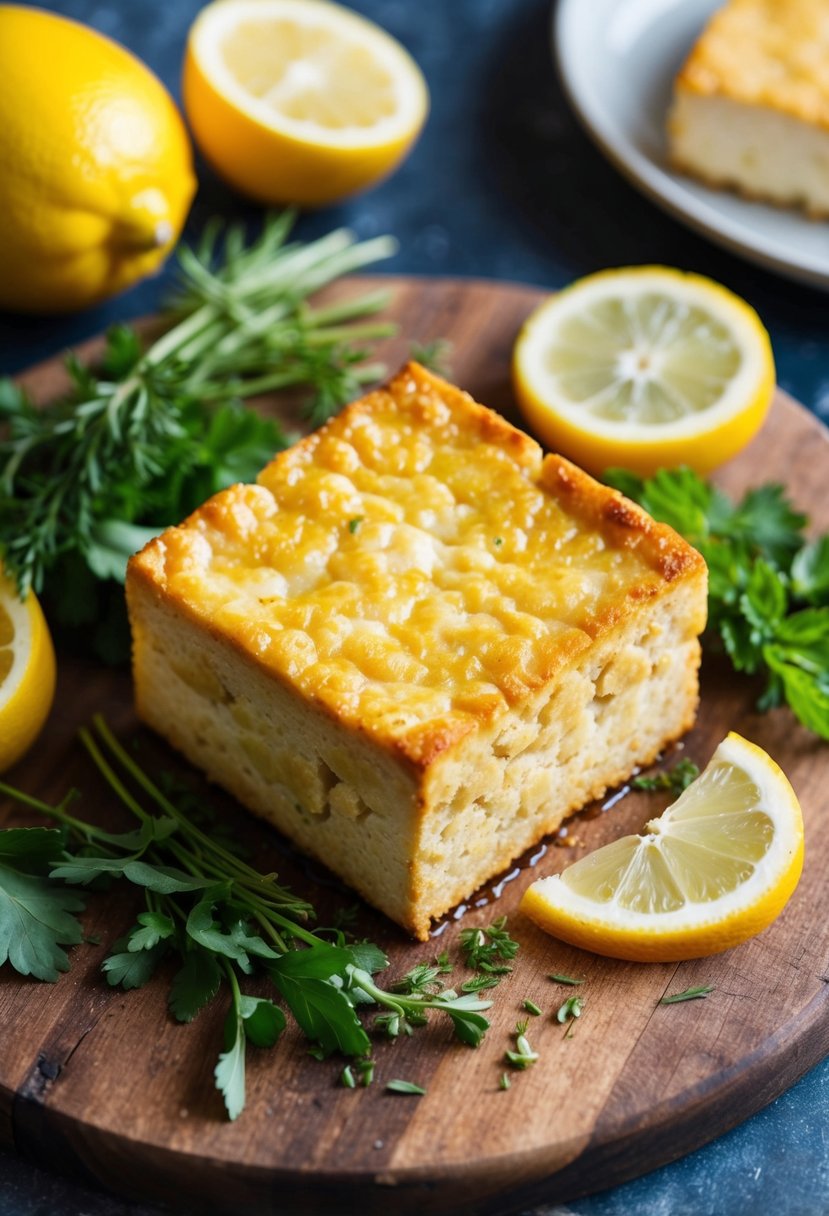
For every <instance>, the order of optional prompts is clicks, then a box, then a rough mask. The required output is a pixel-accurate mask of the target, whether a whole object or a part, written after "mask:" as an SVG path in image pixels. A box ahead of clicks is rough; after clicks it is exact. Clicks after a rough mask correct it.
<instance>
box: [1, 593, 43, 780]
mask: <svg viewBox="0 0 829 1216" xmlns="http://www.w3.org/2000/svg"><path fill="white" fill-rule="evenodd" d="M54 694H55V652H54V649H53V647H52V639H51V637H50V635H49V629H48V627H47V625H46V621H45V619H44V616H43V612H42V610H41V607H40V604H39V603H38V601H37V599H36V598H35V596H34V595H33V594H29V596H28V597H27V598H26V600H25V601H24V602H22V603H21V601H20V600H19V599H18V598H17V593H16V591H15V589H14V587H13V585H12V583H11V582H10V581H9V580H8V579H7V578H6V577H5V576H4V575H3V573H2V571H0V772H3V771H5V769H7V768H10V767H11V765H12V764H15V763H16V762H17V760H19V759H20V757H21V756H22V755H23V754H24V752H26V751H27V750H28V749H29V747H30V746H31V745H32V743H33V742H34V740H35V739H36V738H37V735H38V734H39V732H40V730H41V728H42V726H43V724H44V722H45V721H46V718H47V716H48V713H49V710H50V709H51V707H52V700H53V698H54Z"/></svg>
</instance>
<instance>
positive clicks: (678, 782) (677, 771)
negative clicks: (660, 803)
mask: <svg viewBox="0 0 829 1216" xmlns="http://www.w3.org/2000/svg"><path fill="white" fill-rule="evenodd" d="M698 776H699V766H698V765H696V764H694V762H693V760H689V759H688V758H687V757H685V758H684V759H682V760H679V761H678V762H677V763H676V764H675V765H674V766H673V768H670V769H667V770H666V771H664V772H661V773H652V774H651V775H650V776H647V777H632V778H631V781H630V784H631V787H632V788H633V789H635V790H647V791H649V792H650V791H653V790H670V791H671V792H672V793H674V794H681V793H682V791H683V790H687V788H688V786H689V785H690V784H691V782H692V781H696V779H697V777H698Z"/></svg>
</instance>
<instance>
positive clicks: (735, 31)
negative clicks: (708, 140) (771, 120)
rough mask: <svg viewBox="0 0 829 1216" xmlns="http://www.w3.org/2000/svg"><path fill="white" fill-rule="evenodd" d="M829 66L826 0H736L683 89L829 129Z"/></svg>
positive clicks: (696, 57)
mask: <svg viewBox="0 0 829 1216" xmlns="http://www.w3.org/2000/svg"><path fill="white" fill-rule="evenodd" d="M827 61H829V14H828V13H827V7H826V3H825V0H729V3H727V4H725V5H724V7H723V8H721V9H719V10H718V11H717V12H716V13H715V14H714V16H713V17H712V18H711V21H710V22H709V24H708V26H707V27H706V29H705V31H704V33H703V34H702V36H701V38H700V39H699V40H698V42H697V43H696V45H695V46H694V49H693V51H692V52H691V54H690V56H689V58H688V60H687V62H686V63H685V65H684V67H683V68H682V71H681V72H680V74H679V76H678V77H677V80H676V88H677V90H678V91H680V92H683V91H684V92H688V93H696V94H700V95H703V96H721V97H725V98H729V99H730V100H732V101H738V102H742V103H744V104H746V105H751V106H767V107H769V108H771V109H773V110H778V111H781V112H783V113H785V114H789V115H791V116H792V117H793V118H797V119H799V120H801V121H802V122H806V123H814V124H816V125H818V126H821V127H825V128H829V73H827V71H826V64H827ZM695 173H696V170H695Z"/></svg>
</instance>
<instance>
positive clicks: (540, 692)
mask: <svg viewBox="0 0 829 1216" xmlns="http://www.w3.org/2000/svg"><path fill="white" fill-rule="evenodd" d="M705 590H706V589H705V566H704V563H703V562H702V559H701V558H700V557H699V555H698V554H696V553H695V551H694V550H692V549H690V548H689V547H688V546H687V545H686V544H685V543H684V542H683V541H682V540H681V539H680V538H679V537H677V536H676V535H675V534H674V533H673V532H671V530H670V529H667V528H665V527H663V526H662V525H657V524H654V522H653V521H652V520H650V518H649V517H648V516H647V515H645V514H644V512H642V511H640V510H639V508H636V507H634V506H633V505H632V504H630V503H627V502H626V501H625V500H624V499H622V498H621V497H620V496H619V495H618V494H616V493H615V492H614V491H611V490H608V489H607V488H605V487H602V486H599V485H598V484H597V483H596V482H593V481H592V479H590V478H589V477H587V476H586V474H583V473H581V471H580V470H577V469H575V468H574V467H573V466H572V465H570V464H569V463H568V462H567V461H564V460H563V459H561V458H559V457H547V458H546V459H542V455H541V452H540V450H539V449H538V447H537V445H536V444H535V443H534V442H533V441H532V440H531V439H529V438H528V437H527V436H525V435H523V434H522V433H521V432H519V431H516V430H515V428H513V427H511V426H510V425H509V424H508V423H507V422H505V421H504V420H503V419H501V418H499V417H498V416H497V415H495V414H492V413H491V412H490V411H488V410H485V409H484V408H483V407H482V406H478V405H477V404H475V403H474V402H473V401H472V400H471V399H470V398H469V397H467V396H466V395H465V394H462V393H460V392H459V391H458V390H457V389H454V388H453V387H452V386H450V385H448V384H446V383H445V382H443V381H441V380H439V379H438V378H437V377H434V376H431V375H430V374H429V373H427V372H425V371H423V369H421V368H418V367H417V366H416V365H410V366H409V367H407V368H406V369H404V371H403V372H401V373H400V375H399V376H398V377H396V378H395V380H394V381H392V382H391V384H390V385H389V386H388V387H387V388H386V389H384V390H380V391H378V392H377V393H374V394H370V395H369V396H368V397H367V398H364V399H363V400H362V401H360V402H357V403H355V405H353V406H351V407H349V409H348V410H346V411H345V412H344V413H343V414H342V415H340V416H339V417H338V418H337V419H335V420H334V421H333V422H332V423H330V424H328V426H327V427H325V428H323V429H322V430H321V431H319V432H317V433H315V435H313V436H310V437H309V438H308V439H307V440H304V441H303V442H302V443H300V444H298V445H297V446H296V447H295V448H293V449H291V450H290V451H288V452H285V453H282V454H281V455H280V456H279V457H277V458H276V460H275V461H274V462H272V464H271V465H270V466H268V468H267V469H266V470H265V471H264V472H263V473H262V475H261V476H260V479H259V484H258V485H257V486H237V487H233V488H231V490H228V491H225V492H224V493H223V494H220V495H217V496H216V497H215V498H214V499H212V500H210V502H208V503H207V504H205V506H204V507H203V508H201V509H200V511H198V512H196V514H195V515H194V516H192V517H191V518H190V519H189V520H187V521H186V522H185V524H184V525H182V526H181V527H180V528H175V529H170V530H168V531H167V532H166V533H164V535H163V536H162V537H160V538H159V539H158V540H156V541H154V542H152V543H151V544H150V545H149V546H148V547H147V548H146V549H145V550H144V551H143V552H142V553H141V554H140V555H139V556H138V557H137V558H135V559H133V562H132V563H131V566H130V570H129V574H128V580H127V595H128V604H129V608H130V617H131V622H132V628H133V638H134V672H135V683H136V696H137V705H138V711H139V713H140V715H141V717H142V718H143V719H144V720H145V721H146V722H148V723H149V724H150V725H151V726H153V727H155V728H156V729H157V730H159V731H160V732H161V733H162V734H163V735H165V736H166V737H167V738H168V739H169V740H170V742H171V743H172V744H173V745H174V746H175V747H177V748H179V749H180V750H181V751H182V752H184V754H185V755H186V756H188V757H189V759H191V760H192V761H193V762H194V763H195V764H197V765H199V766H200V767H201V768H203V769H204V770H205V772H206V773H207V774H208V775H209V776H210V777H211V778H212V779H213V780H215V781H217V782H219V783H221V784H222V785H223V786H225V787H226V788H227V789H228V790H230V791H231V792H232V793H234V794H235V795H236V796H237V797H238V798H239V799H240V801H242V802H243V803H245V804H246V805H247V806H249V807H250V808H251V809H252V810H254V811H256V812H257V813H259V814H261V815H262V816H264V817H265V818H267V819H269V820H270V821H271V822H272V823H274V824H275V825H276V826H277V827H278V828H279V829H280V830H281V831H282V832H284V833H285V834H286V835H287V836H289V837H291V838H292V839H293V840H295V841H296V842H297V843H298V844H299V845H300V846H301V847H302V848H304V849H305V850H307V851H308V852H309V853H312V854H314V855H316V856H317V857H319V858H320V859H321V860H322V861H323V862H324V863H325V864H326V865H328V866H329V867H330V868H331V869H332V870H334V871H336V872H337V873H338V874H340V875H341V876H342V877H343V878H344V879H345V880H346V881H347V882H348V883H350V884H351V885H352V886H354V887H355V888H356V889H357V890H359V891H360V892H361V893H362V894H363V895H364V896H365V898H366V899H368V900H369V901H370V902H371V903H373V904H375V905H376V906H377V907H379V908H381V909H382V910H383V911H384V912H386V913H387V914H388V915H389V916H391V917H392V918H393V919H395V920H396V921H398V922H399V923H400V924H401V925H404V926H405V927H406V928H407V929H409V930H410V931H412V932H413V933H414V934H416V935H417V936H419V937H421V938H425V936H426V935H427V934H428V930H429V925H430V922H431V920H432V919H433V918H434V917H437V916H439V915H441V914H442V913H443V912H445V911H446V910H447V909H449V908H450V907H452V906H453V905H454V904H455V903H457V902H458V901H459V900H462V899H464V898H465V897H466V896H468V895H469V894H470V893H471V892H473V891H474V890H475V889H476V888H477V887H478V886H479V885H480V884H481V883H483V882H484V881H486V880H487V879H488V878H490V877H492V876H493V875H495V874H497V873H498V872H499V871H500V870H502V869H503V868H504V867H505V866H507V865H508V864H509V863H510V861H512V860H513V859H514V858H515V857H516V856H518V855H519V854H520V853H521V852H522V851H523V850H524V849H525V848H527V847H528V846H529V845H531V844H533V843H534V842H535V841H537V840H538V839H539V838H540V837H541V836H542V835H544V834H545V833H547V832H549V831H551V830H553V829H554V828H556V827H557V826H558V825H559V824H560V822H561V820H562V819H563V818H564V817H565V816H566V815H567V814H568V813H571V812H572V811H574V810H577V809H578V808H579V807H581V806H583V805H584V804H585V802H587V801H589V800H590V799H591V798H593V797H596V796H598V795H600V794H601V793H602V792H603V791H604V790H605V789H606V788H607V787H609V786H611V785H614V784H615V783H617V782H619V781H621V780H623V779H624V778H625V777H626V776H628V775H629V773H630V772H631V770H632V768H633V767H634V766H635V765H636V764H641V763H645V762H647V761H649V760H651V759H652V758H653V757H654V756H655V755H656V753H657V752H658V751H659V749H660V747H662V746H663V745H664V744H665V743H666V742H668V741H669V740H671V739H674V738H676V737H677V736H679V735H680V734H681V733H682V732H683V731H684V730H686V729H687V728H688V727H689V726H690V724H691V722H692V719H693V716H694V712H695V708H696V702H697V668H698V663H699V644H698V640H697V635H698V634H699V632H700V630H701V629H702V627H703V624H704V619H705Z"/></svg>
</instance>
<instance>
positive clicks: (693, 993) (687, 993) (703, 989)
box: [659, 984, 714, 1005]
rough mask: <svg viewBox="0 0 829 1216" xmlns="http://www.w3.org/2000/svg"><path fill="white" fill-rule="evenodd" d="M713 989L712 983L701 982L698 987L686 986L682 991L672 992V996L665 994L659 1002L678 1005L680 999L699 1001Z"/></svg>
mask: <svg viewBox="0 0 829 1216" xmlns="http://www.w3.org/2000/svg"><path fill="white" fill-rule="evenodd" d="M713 991H714V987H713V985H712V984H700V985H699V987H698V988H685V989H683V991H682V992H672V993H671V994H670V996H663V997H662V998H661V1000H660V1001H659V1004H660V1005H678V1004H679V1002H680V1001H699V1000H702V998H703V997H706V996H708V994H709V993H710V992H713Z"/></svg>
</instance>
